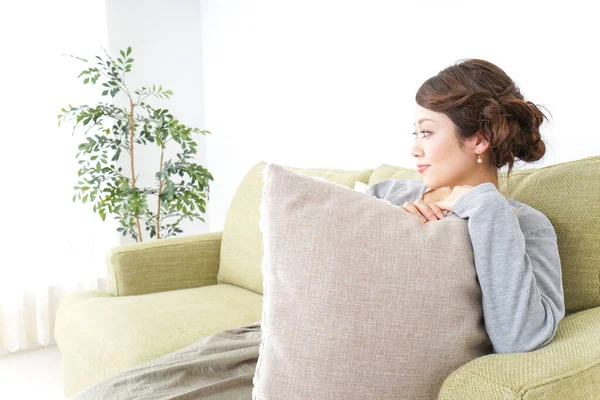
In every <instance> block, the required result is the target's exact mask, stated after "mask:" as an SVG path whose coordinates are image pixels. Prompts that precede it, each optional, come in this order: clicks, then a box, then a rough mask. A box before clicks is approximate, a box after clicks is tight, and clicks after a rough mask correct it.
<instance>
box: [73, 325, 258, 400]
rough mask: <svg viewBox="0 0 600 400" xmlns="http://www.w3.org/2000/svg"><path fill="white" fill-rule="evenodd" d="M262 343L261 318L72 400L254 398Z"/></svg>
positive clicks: (156, 360) (148, 364) (133, 369)
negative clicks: (255, 376) (254, 382)
mask: <svg viewBox="0 0 600 400" xmlns="http://www.w3.org/2000/svg"><path fill="white" fill-rule="evenodd" d="M260 342H261V329H260V320H259V321H256V322H254V323H252V324H249V325H244V326H241V327H237V328H233V329H229V330H226V331H223V332H219V333H216V334H213V335H211V336H207V337H205V338H203V339H201V340H198V341H196V342H194V343H192V344H190V345H189V346H186V347H184V348H182V349H179V350H177V351H174V352H172V353H169V354H165V355H164V356H162V357H159V358H156V359H154V360H151V361H149V362H147V363H144V364H141V365H138V366H136V367H134V368H132V369H130V370H128V371H125V372H122V373H120V374H117V375H115V376H113V377H111V378H108V379H105V380H103V381H101V382H98V383H97V384H95V385H91V386H89V387H87V388H85V389H84V390H82V391H81V392H79V393H77V394H76V395H75V396H74V397H72V398H71V399H72V400H101V399H111V400H121V399H123V400H134V399H144V400H150V399H152V400H159V399H161V400H162V399H178V400H191V399H206V400H238V399H239V400H242V399H243V400H250V399H251V398H252V387H253V384H252V378H253V377H254V371H255V369H256V363H257V361H258V352H259V346H260Z"/></svg>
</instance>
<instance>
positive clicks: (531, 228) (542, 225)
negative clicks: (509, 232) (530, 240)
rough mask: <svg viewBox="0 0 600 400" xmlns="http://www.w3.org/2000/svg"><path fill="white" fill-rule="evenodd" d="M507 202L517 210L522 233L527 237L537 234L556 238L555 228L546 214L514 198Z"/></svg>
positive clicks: (516, 213)
mask: <svg viewBox="0 0 600 400" xmlns="http://www.w3.org/2000/svg"><path fill="white" fill-rule="evenodd" d="M507 202H508V204H510V206H511V207H512V208H513V210H515V215H516V216H517V219H518V220H519V225H520V227H521V231H522V232H523V234H524V235H525V236H527V235H530V236H531V235H533V234H534V233H535V235H536V236H554V237H556V232H555V230H554V226H553V225H552V222H551V221H550V219H549V218H548V217H547V216H546V214H544V213H543V212H541V211H540V210H538V209H536V208H534V207H532V206H530V205H529V204H526V203H523V202H520V201H518V200H515V199H513V198H510V199H507Z"/></svg>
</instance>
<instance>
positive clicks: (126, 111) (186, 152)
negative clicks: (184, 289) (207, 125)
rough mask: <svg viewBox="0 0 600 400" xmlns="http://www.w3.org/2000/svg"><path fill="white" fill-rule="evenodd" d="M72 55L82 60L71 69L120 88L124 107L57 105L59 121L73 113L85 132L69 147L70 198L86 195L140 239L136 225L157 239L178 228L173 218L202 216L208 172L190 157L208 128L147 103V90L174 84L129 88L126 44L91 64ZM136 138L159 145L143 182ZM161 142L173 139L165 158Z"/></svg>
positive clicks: (159, 93) (158, 93) (163, 94)
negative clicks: (72, 162)
mask: <svg viewBox="0 0 600 400" xmlns="http://www.w3.org/2000/svg"><path fill="white" fill-rule="evenodd" d="M103 50H104V49H103ZM71 57H73V58H76V59H78V60H81V61H83V62H85V63H86V64H87V65H88V66H89V67H88V68H87V69H85V70H83V71H82V72H81V73H80V74H79V76H78V78H83V83H84V84H90V83H91V84H97V83H98V84H100V86H101V87H102V96H110V98H111V100H112V98H114V97H115V96H116V95H117V94H118V93H122V94H124V95H125V96H126V99H127V102H128V105H127V106H125V107H118V106H116V105H114V104H113V103H112V101H111V102H110V103H103V102H99V103H98V104H97V105H95V106H90V105H82V106H78V107H74V106H71V105H69V106H68V107H67V108H62V109H61V111H62V112H61V114H60V115H59V116H58V119H59V121H58V125H59V126H60V124H61V122H66V121H74V124H73V132H72V133H73V134H75V132H76V131H77V130H81V131H83V135H84V137H85V141H84V142H83V143H81V144H79V146H78V152H77V155H76V158H77V160H78V163H79V171H78V176H79V182H78V183H77V185H75V186H74V189H75V195H74V196H73V201H74V202H75V201H76V200H79V201H81V202H82V203H86V202H90V203H92V204H93V210H94V212H96V213H98V215H99V216H100V217H101V218H102V220H105V218H106V215H107V214H111V215H113V216H114V217H115V219H116V220H117V221H118V222H119V225H120V227H119V228H118V229H117V231H118V232H121V233H122V234H123V236H125V235H130V236H131V237H132V238H133V239H135V240H136V241H137V242H141V241H142V239H143V238H142V228H144V229H145V230H146V231H148V232H149V235H150V238H153V237H156V238H157V239H160V238H166V237H169V236H174V235H176V234H178V233H183V231H182V230H181V229H180V227H179V224H180V223H181V221H183V220H184V219H186V218H187V219H190V220H195V219H200V220H202V221H204V218H202V215H203V214H204V213H206V199H208V198H209V181H212V180H213V177H212V175H211V174H210V172H209V171H208V170H206V169H205V168H204V167H202V165H198V164H196V163H195V162H193V160H194V156H195V155H196V151H197V147H198V145H197V143H196V142H195V141H194V135H197V134H204V135H205V134H210V132H209V131H206V130H200V129H198V128H190V127H188V126H186V125H184V124H182V123H180V122H179V121H178V120H177V119H176V118H175V117H174V116H173V115H172V114H171V113H170V112H169V110H167V109H160V108H153V107H152V106H151V105H150V104H148V103H146V100H147V99H149V98H152V97H155V98H160V99H170V97H171V96H172V95H173V92H172V91H171V90H165V89H163V87H162V85H159V86H158V87H157V86H156V85H152V86H148V87H141V88H140V89H137V90H134V91H131V90H130V89H129V87H128V86H127V84H126V80H125V78H126V75H127V73H128V72H130V71H131V66H132V65H133V61H134V59H133V58H131V47H128V48H127V50H121V51H120V57H117V58H116V59H113V58H112V57H110V55H109V54H108V53H107V52H106V50H104V57H101V56H96V57H95V58H96V60H95V65H93V64H92V62H91V61H88V60H86V59H83V58H80V57H76V56H71ZM140 145H143V146H146V145H151V146H158V148H159V150H160V160H159V162H158V163H157V165H159V168H158V171H157V172H156V174H155V176H154V180H153V183H152V184H151V185H149V186H140V185H138V183H137V182H138V178H139V176H137V175H136V173H135V150H136V146H140ZM167 145H169V146H178V150H179V152H178V153H177V157H176V158H175V159H167V160H165V159H164V155H165V149H166V148H167ZM122 155H127V157H128V163H127V164H128V169H129V171H123V167H121V166H119V160H120V159H121V156H122ZM126 169H127V168H126ZM151 198H154V199H155V200H156V209H155V210H152V209H151V207H150V204H151V202H150V201H149V200H150V199H151ZM142 225H143V227H142Z"/></svg>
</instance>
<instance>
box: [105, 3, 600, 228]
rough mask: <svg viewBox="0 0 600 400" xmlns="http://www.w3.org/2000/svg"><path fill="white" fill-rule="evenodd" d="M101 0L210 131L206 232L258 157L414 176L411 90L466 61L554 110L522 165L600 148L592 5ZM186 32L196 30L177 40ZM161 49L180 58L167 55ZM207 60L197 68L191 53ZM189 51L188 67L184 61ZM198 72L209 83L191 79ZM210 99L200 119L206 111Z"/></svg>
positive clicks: (113, 34)
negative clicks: (495, 71)
mask: <svg viewBox="0 0 600 400" xmlns="http://www.w3.org/2000/svg"><path fill="white" fill-rule="evenodd" d="M107 4H108V6H107V7H108V11H109V13H108V14H109V21H110V20H111V15H112V20H113V21H115V20H116V19H117V18H118V19H119V23H118V24H117V25H118V27H117V28H115V25H114V22H113V25H109V38H110V39H111V43H112V44H114V43H115V42H116V41H117V39H118V41H121V42H122V43H133V45H134V49H136V48H137V51H138V53H137V54H138V60H139V59H140V57H139V55H140V51H142V52H144V53H143V54H144V57H148V60H150V61H151V63H150V65H148V66H147V67H145V69H144V74H147V75H148V76H149V77H152V78H153V79H152V80H153V81H156V82H161V83H163V84H165V85H167V86H170V87H172V88H173V89H175V93H176V97H174V98H173V100H172V102H171V103H172V104H173V110H175V111H178V109H175V107H181V110H182V113H181V115H182V117H189V118H190V119H189V120H188V119H187V118H183V119H185V120H188V121H189V122H190V123H195V124H196V125H198V126H200V127H202V128H203V129H208V130H210V131H211V132H212V133H213V135H212V136H210V137H207V140H206V142H205V145H206V151H207V152H206V156H205V158H204V159H202V161H203V162H204V161H205V162H206V163H207V164H205V165H206V166H207V168H208V169H209V171H211V173H212V174H213V176H214V178H215V182H213V183H212V185H211V200H210V202H209V208H208V212H209V215H210V226H209V230H210V231H218V230H221V229H222V228H223V224H224V220H225V217H226V214H227V210H228V208H229V204H230V202H231V199H232V198H233V195H234V193H235V190H236V189H237V186H238V185H239V183H240V181H241V179H242V178H243V176H244V175H245V174H246V172H247V171H248V170H249V169H250V168H251V167H252V166H253V165H255V164H256V163H258V162H259V161H268V162H276V163H280V164H284V165H290V166H298V167H325V168H342V169H362V168H375V167H377V166H378V165H380V164H382V163H388V164H394V165H398V166H404V167H410V168H414V159H413V158H412V157H411V156H410V146H411V143H412V140H413V137H412V135H410V132H412V130H413V129H412V128H413V115H414V104H415V103H414V95H415V92H416V90H417V89H418V88H419V86H420V85H421V84H422V82H423V81H425V80H426V79H428V78H429V77H431V76H433V75H435V74H436V73H437V72H438V71H440V70H441V69H443V68H445V67H446V66H448V65H450V64H452V63H453V62H455V61H456V60H458V59H461V58H483V59H486V60H489V61H491V62H494V63H496V64H497V65H498V66H500V67H501V68H503V69H504V70H505V71H506V72H507V73H508V75H509V76H511V77H512V78H513V79H514V80H515V81H516V82H517V84H518V85H519V86H520V88H521V90H522V92H523V93H524V95H525V97H526V98H528V99H529V100H531V101H533V102H534V103H536V104H539V105H543V106H545V107H546V108H548V109H549V110H550V112H551V113H552V119H551V123H550V124H549V125H546V126H544V127H543V130H542V134H543V135H544V137H545V139H546V143H547V145H548V152H547V155H546V157H545V158H544V159H542V160H540V162H538V163H535V164H527V165H525V167H537V166H544V165H551V164H555V163H559V162H564V161H568V160H574V159H578V158H583V157H587V156H592V155H599V154H600V135H599V134H598V127H597V123H596V122H594V116H595V115H596V112H597V110H598V108H599V106H600V104H599V100H598V96H597V93H598V92H599V91H600V83H599V82H598V80H597V79H595V77H596V76H597V75H596V74H597V68H598V60H599V59H598V51H597V40H596V39H595V38H598V37H600V28H599V27H598V24H597V23H596V21H595V18H594V16H595V15H596V14H595V13H594V9H593V8H592V6H591V5H589V3H587V2H581V1H579V2H578V1H571V2H562V3H560V4H561V5H556V4H555V3H550V2H542V1H539V0H538V1H530V2H522V1H515V0H510V1H505V2H502V3H485V2H475V1H452V2H448V1H441V0H435V1H427V2H399V1H368V2H367V1H361V2H358V1H332V0H304V1H282V0H270V1H267V0H262V1H256V0H255V1H250V0H243V1H242V0H226V1H224V0H202V1H200V0H197V1H195V2H193V1H172V2H159V1H156V0H154V1H151V2H144V7H141V6H140V4H142V2H133V1H120V2H119V1H115V0H109V1H108V2H107ZM146 4H148V5H146ZM136 6H137V7H136ZM199 6H201V13H200V14H201V18H200V20H198V18H197V13H196V10H197V8H198V7H199ZM117 14H118V15H117ZM158 22H161V23H160V24H158ZM128 25H132V26H134V27H135V29H133V28H132V29H126V28H125V27H126V26H128ZM191 25H193V28H192V27H191ZM182 26H189V29H190V31H191V32H192V33H190V34H182V33H181V31H180V29H181V27H182ZM198 28H200V30H201V33H200V32H199V31H198V30H197V29H198ZM115 29H116V30H115ZM138 29H139V30H140V31H139V32H138V31H137V30H138ZM123 36H126V37H127V40H125V39H123V40H121V39H122V37H123ZM200 37H201V38H202V44H201V45H200V41H199V38H200ZM191 38H194V39H191ZM113 47H114V46H113ZM167 49H172V51H171V52H169V53H168V56H166V57H162V56H161V55H160V53H161V51H166V50H167ZM200 54H202V64H201V65H200V64H199V62H200V61H199V60H198V59H196V58H194V57H195V56H194V55H196V56H198V57H199V55H200ZM184 55H185V56H186V57H190V58H191V59H193V60H194V61H193V62H190V63H189V64H188V65H182V62H181V61H180V60H181V58H182V57H184ZM183 64H185V63H183ZM202 74H203V76H202ZM201 78H202V79H203V86H202V84H201V83H197V84H196V83H194V82H197V81H196V79H201ZM202 90H203V92H202ZM202 94H203V95H204V120H201V119H200V116H199V115H200V114H198V113H200V111H199V107H201V101H202V100H201V98H202ZM178 96H180V97H178ZM184 108H185V110H184ZM189 110H193V111H189ZM193 118H198V119H193ZM201 163H202V162H201ZM152 165H154V161H153V164H152ZM522 166H523V165H522V164H516V166H515V167H516V168H518V167H522ZM195 229H197V230H199V231H200V230H202V229H204V227H201V226H197V227H196V226H195ZM186 233H187V232H186Z"/></svg>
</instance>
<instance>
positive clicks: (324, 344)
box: [252, 163, 492, 400]
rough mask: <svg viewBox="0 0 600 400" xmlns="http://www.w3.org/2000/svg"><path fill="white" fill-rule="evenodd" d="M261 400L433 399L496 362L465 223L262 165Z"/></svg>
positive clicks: (257, 379)
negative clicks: (457, 379)
mask: <svg viewBox="0 0 600 400" xmlns="http://www.w3.org/2000/svg"><path fill="white" fill-rule="evenodd" d="M263 182H264V186H263V189H262V200H261V204H260V223H259V225H260V230H261V231H262V233H263V246H264V256H263V260H262V264H261V268H262V274H263V310H262V317H261V331H262V339H261V344H260V348H259V358H258V361H257V366H256V370H255V375H254V378H253V384H254V387H253V392H252V398H253V399H254V400H257V399H411V400H415V399H428V400H431V399H434V398H436V397H437V394H438V392H439V389H440V387H441V385H442V383H443V381H444V379H445V378H446V377H447V376H448V375H449V374H450V373H452V372H453V371H454V370H455V369H457V368H458V367H460V366H461V365H463V364H465V363H467V362H468V361H470V360H472V359H474V358H477V357H480V356H483V355H486V354H490V353H492V346H491V343H490V340H489V337H488V336H487V334H486V332H485V329H484V324H483V311H482V306H481V288H480V286H479V283H478V281H477V275H476V271H475V265H474V259H473V250H472V245H471V241H470V238H469V233H468V229H467V221H466V220H463V219H461V218H460V217H458V216H456V215H454V214H450V215H449V216H447V217H445V218H443V219H441V220H439V221H434V222H429V223H426V224H423V223H422V222H421V221H420V220H419V218H417V217H416V216H414V215H412V214H410V213H408V212H406V211H404V210H403V209H401V208H399V207H397V206H394V205H393V204H391V203H390V202H388V201H386V200H383V199H378V198H375V197H372V196H368V195H366V194H364V193H361V192H357V191H355V190H352V189H349V188H347V187H345V186H341V185H338V184H335V183H332V182H328V181H325V180H324V179H317V178H314V177H310V176H307V175H304V174H301V173H299V172H295V171H292V170H289V169H287V168H284V167H282V166H281V165H278V164H273V163H271V164H267V166H266V167H265V169H264V173H263Z"/></svg>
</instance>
